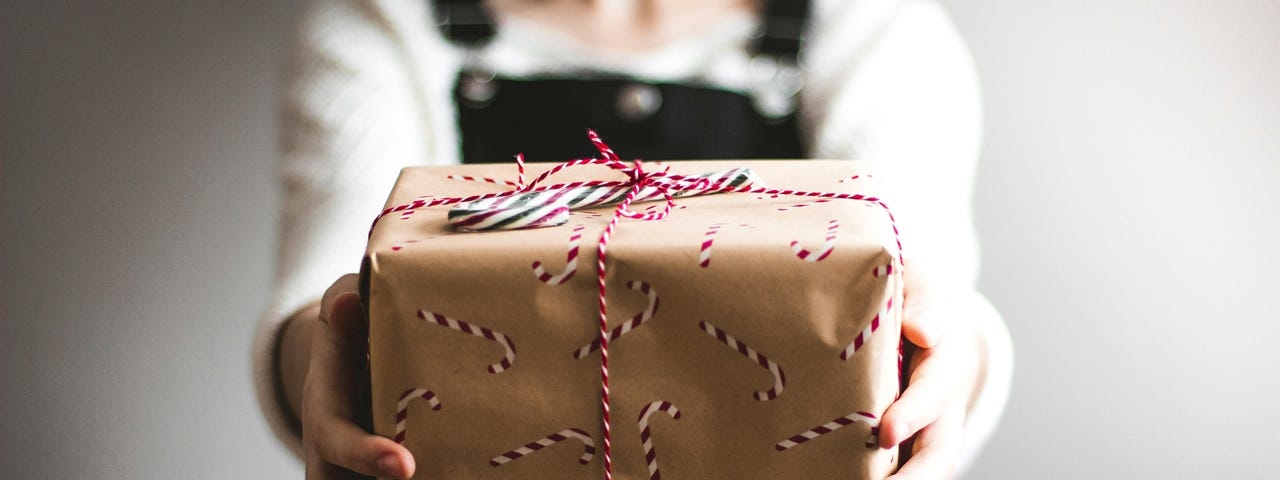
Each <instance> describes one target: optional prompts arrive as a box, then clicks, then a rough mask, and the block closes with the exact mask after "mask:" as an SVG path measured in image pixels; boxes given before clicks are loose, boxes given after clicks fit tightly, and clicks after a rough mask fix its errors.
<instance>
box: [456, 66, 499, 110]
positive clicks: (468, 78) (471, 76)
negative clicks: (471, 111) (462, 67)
mask: <svg viewBox="0 0 1280 480" xmlns="http://www.w3.org/2000/svg"><path fill="white" fill-rule="evenodd" d="M458 93H459V94H460V95H461V96H462V98H463V99H464V100H466V102H465V103H466V104H467V106H469V107H471V108H484V107H487V106H489V103H491V102H493V97H495V96H497V95H498V82H497V80H495V79H494V76H493V75H483V74H477V73H472V72H468V73H465V74H463V75H462V78H461V79H459V81H458Z"/></svg>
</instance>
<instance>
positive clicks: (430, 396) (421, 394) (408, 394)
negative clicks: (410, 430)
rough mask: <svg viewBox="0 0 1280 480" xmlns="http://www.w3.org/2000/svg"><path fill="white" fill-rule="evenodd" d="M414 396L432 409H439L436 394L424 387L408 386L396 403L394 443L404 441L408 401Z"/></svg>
mask: <svg viewBox="0 0 1280 480" xmlns="http://www.w3.org/2000/svg"><path fill="white" fill-rule="evenodd" d="M415 398H421V399H423V400H426V401H427V404H429V405H431V409H432V410H439V409H440V399H438V398H436V394H435V393H434V392H432V391H431V390H427V389H425V388H410V389H408V390H405V391H404V393H402V394H400V403H399V404H397V405H396V435H395V441H396V443H404V432H405V421H406V420H407V419H408V418H409V402H410V401H412V400H413V399H415Z"/></svg>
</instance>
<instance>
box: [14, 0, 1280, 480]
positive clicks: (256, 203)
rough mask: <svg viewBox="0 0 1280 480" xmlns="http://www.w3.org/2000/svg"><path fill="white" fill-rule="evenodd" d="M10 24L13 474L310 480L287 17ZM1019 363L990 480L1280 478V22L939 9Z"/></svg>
mask: <svg viewBox="0 0 1280 480" xmlns="http://www.w3.org/2000/svg"><path fill="white" fill-rule="evenodd" d="M106 3H107V2H21V3H18V2H5V3H3V7H0V8H2V9H0V39H2V41H0V49H2V50H0V52H3V53H2V54H0V55H2V57H0V59H2V60H3V61H0V82H3V83H0V102H3V110H2V112H3V114H2V115H3V116H2V121H3V133H0V161H3V166H2V167H0V182H2V183H0V185H2V187H0V196H2V197H0V198H2V199H3V210H2V212H3V217H0V224H2V225H3V228H4V236H3V243H0V270H3V277H2V278H3V282H4V283H3V284H2V287H3V288H2V290H3V298H2V300H0V305H2V306H0V313H2V316H0V342H2V343H0V452H3V454H2V455H0V478H60V477H89V478H111V479H135V478H144V479H150V478H209V479H213V478H300V469H299V467H298V466H297V465H296V464H294V463H293V461H292V460H290V459H289V458H288V457H287V456H286V454H285V453H284V450H283V449H281V448H280V447H279V446H278V445H276V444H275V443H274V440H272V439H271V438H270V436H269V434H268V433H267V431H266V428H265V426H264V425H263V423H262V422H261V420H260V419H259V417H258V413H257V411H256V410H255V407H254V403H253V397H252V392H251V391H250V387H249V377H248V372H249V369H248V361H247V348H248V339H249V333H250V330H251V324H252V322H253V320H254V317H255V315H256V313H257V312H258V311H259V310H260V309H261V308H262V306H263V305H264V304H265V302H266V291H265V289H266V288H267V285H268V277H269V271H270V268H269V265H270V259H271V250H270V241H271V240H270V239H271V236H272V234H273V228H274V227H273V224H272V220H271V219H272V217H273V215H274V209H275V208H276V204H277V203H276V198H275V194H274V190H273V188H274V186H275V184H274V182H273V180H272V178H271V174H272V167H271V159H272V155H273V153H272V152H273V145H274V142H273V138H274V137H273V136H274V133H273V127H272V120H273V119H272V91H271V88H272V85H273V82H274V81H275V77H276V76H275V74H276V71H277V69H276V66H277V61H278V59H279V55H280V54H281V52H282V51H283V47H284V45H285V42H286V40H287V30H288V26H289V25H290V24H291V22H292V21H293V17H294V16H295V15H296V13H297V10H298V3H299V2H296V1H288V2H279V1H276V2H196V1H169V2H145V3H149V4H150V5H147V6H144V5H142V4H143V3H144V2H114V3H117V4H123V5H107V4H106ZM946 3H947V5H948V6H949V7H950V8H951V10H952V11H953V13H954V15H955V17H956V19H957V22H958V24H959V26H960V28H961V30H962V31H963V33H964V34H965V35H966V36H967V38H969V39H970V40H971V42H972V44H973V48H974V50H975V54H976V56H977V60H978V63H979V66H980V68H981V71H982V75H983V80H984V85H985V87H986V90H987V106H988V140H987V149H986V152H987V153H986V155H985V158H984V162H985V163H984V164H983V167H982V170H981V173H980V176H979V194H978V198H977V202H978V207H979V212H980V216H979V221H980V227H981V230H982V233H983V236H984V245H985V248H986V252H987V257H986V259H985V262H984V269H985V272H984V277H983V286H984V288H985V290H986V291H987V293H988V294H989V295H990V297H991V298H992V299H993V300H994V301H995V302H996V304H997V305H999V306H1000V307H1001V309H1002V310H1003V311H1004V313H1005V315H1006V316H1007V317H1008V321H1009V324H1010V328H1011V329H1012V331H1013V334H1014V337H1015V342H1016V344H1017V348H1018V355H1019V356H1018V364H1017V373H1016V380H1015V382H1016V383H1015V386H1014V392H1013V397H1012V400H1011V403H1010V406H1009V410H1008V413H1007V417H1006V421H1005V423H1004V426H1003V428H1002V430H1000V431H999V432H998V434H997V435H996V437H995V438H994V440H993V441H992V443H991V445H990V447H989V448H988V449H987V450H986V452H985V453H984V456H983V457H982V458H981V460H980V462H979V464H978V465H977V466H976V468H975V472H974V473H975V474H974V475H972V476H971V477H972V478H1060V479H1077V478H1115V479H1121V478H1133V477H1138V478H1159V477H1164V478H1226V477H1233V478H1277V477H1280V460H1278V459H1277V458H1276V455H1275V454H1274V453H1273V451H1272V450H1274V446H1275V445H1277V444H1278V443H1280V442H1278V440H1280V433H1277V432H1280V413H1277V410H1276V409H1275V408H1274V405H1275V404H1277V403H1280V402H1278V401H1277V400H1280V380H1278V379H1277V374H1276V373H1275V372H1277V370H1278V368H1277V367H1280V355H1278V354H1277V353H1275V351H1274V348H1275V347H1274V346H1273V345H1272V342H1273V341H1274V340H1273V339H1275V338H1280V326H1277V320H1280V319H1277V318H1276V317H1277V312H1280V308H1277V307H1280V298H1278V297H1280V295H1277V292H1280V278H1278V275H1277V273H1276V271H1277V267H1280V258H1278V255H1277V254H1276V253H1275V250H1274V247H1275V246H1276V245H1280V229H1278V227H1277V221H1276V219H1277V217H1280V198H1278V197H1280V193H1277V191H1280V190H1278V189H1276V188H1274V187H1273V184H1275V183H1276V182H1277V181H1278V180H1280V162H1277V161H1276V160H1277V159H1280V135H1277V132H1280V93H1277V90H1276V88H1275V85H1280V27H1277V26H1278V25H1280V3H1277V2H1276V1H1274V0H1272V1H1263V0H1253V1H1245V0H1237V1H1216V2H1205V1H1191V0H1165V1H1153V0H1129V1H1124V2H1117V1H1102V0H1080V1H1075V2H1054V1H1044V0H1024V1H1007V0H1006V1H995V0H967V1H964V2H960V1H955V0H951V1H947V2H946Z"/></svg>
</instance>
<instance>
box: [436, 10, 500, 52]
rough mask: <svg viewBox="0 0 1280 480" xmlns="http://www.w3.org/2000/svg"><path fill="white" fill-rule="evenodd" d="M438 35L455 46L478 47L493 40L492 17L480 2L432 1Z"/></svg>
mask: <svg viewBox="0 0 1280 480" xmlns="http://www.w3.org/2000/svg"><path fill="white" fill-rule="evenodd" d="M431 3H432V4H433V7H434V8H432V13H433V14H434V15H435V21H436V25H437V26H438V27H439V28H440V34H441V35H443V36H444V38H446V39H448V40H449V41H450V42H452V43H453V44H455V45H459V46H463V47H479V46H481V45H484V44H485V43H488V42H489V40H491V39H493V36H494V34H495V33H496V32H495V30H494V27H493V25H494V22H493V15H492V14H491V13H489V9H488V8H486V7H485V6H484V4H483V2H481V1H480V0H434V1H432V2H431Z"/></svg>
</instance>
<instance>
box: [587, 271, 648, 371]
mask: <svg viewBox="0 0 1280 480" xmlns="http://www.w3.org/2000/svg"><path fill="white" fill-rule="evenodd" d="M627 288H630V289H632V290H639V291H641V292H643V293H644V294H646V295H648V296H649V305H648V306H646V307H645V309H644V311H643V312H640V313H638V314H636V316H634V317H631V320H627V321H626V322H625V323H623V324H622V325H618V326H617V327H616V328H614V329H613V330H612V331H610V332H609V343H613V342H614V341H615V340H617V339H619V338H621V337H622V336H623V335H626V334H627V333H629V332H630V331H632V330H635V329H636V327H639V326H641V325H644V323H645V322H648V321H649V319H651V318H653V315H654V314H656V313H658V292H657V290H654V289H653V287H650V286H649V284H648V283H645V282H640V281H636V280H632V281H629V282H627ZM599 349H600V339H595V340H592V341H591V343H589V344H587V345H586V346H583V347H582V348H579V349H578V350H576V351H574V352H573V358H575V359H579V360H581V359H583V358H585V357H586V356H587V355H590V354H591V352H594V351H596V350H599Z"/></svg>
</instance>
